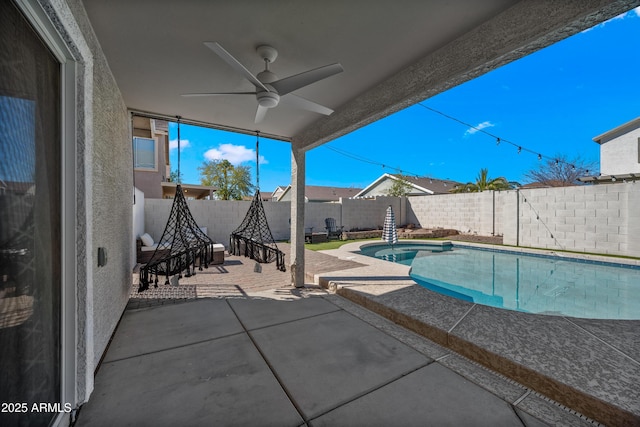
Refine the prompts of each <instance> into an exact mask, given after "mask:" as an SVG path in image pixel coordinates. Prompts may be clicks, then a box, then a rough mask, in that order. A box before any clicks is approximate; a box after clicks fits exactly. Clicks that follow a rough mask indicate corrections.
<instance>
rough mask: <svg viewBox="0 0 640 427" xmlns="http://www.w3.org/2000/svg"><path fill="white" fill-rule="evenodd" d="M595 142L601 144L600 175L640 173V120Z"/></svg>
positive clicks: (610, 132)
mask: <svg viewBox="0 0 640 427" xmlns="http://www.w3.org/2000/svg"><path fill="white" fill-rule="evenodd" d="M594 140H595V141H596V142H598V143H600V174H602V175H623V174H629V173H640V118H637V119H635V120H633V121H631V122H629V123H626V124H624V125H622V126H620V127H618V128H616V129H613V130H612V131H609V132H607V133H606V134H604V135H601V136H599V137H596V138H594Z"/></svg>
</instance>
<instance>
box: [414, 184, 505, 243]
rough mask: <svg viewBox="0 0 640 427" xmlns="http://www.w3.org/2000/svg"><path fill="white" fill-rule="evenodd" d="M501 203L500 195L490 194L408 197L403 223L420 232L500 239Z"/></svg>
mask: <svg viewBox="0 0 640 427" xmlns="http://www.w3.org/2000/svg"><path fill="white" fill-rule="evenodd" d="M503 203H504V195H503V194H502V193H497V192H493V191H485V192H482V193H467V194H442V195H435V196H418V197H409V198H408V202H407V204H408V206H407V221H408V222H412V223H415V224H416V225H419V226H420V227H423V228H452V229H455V230H458V231H460V232H463V233H470V234H478V235H483V236H490V235H492V234H493V235H500V234H502V233H503V230H502V228H503V227H502V222H503V221H502V212H503V207H502V205H503ZM494 205H495V206H496V207H494Z"/></svg>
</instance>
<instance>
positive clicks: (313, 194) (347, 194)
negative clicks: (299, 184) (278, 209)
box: [278, 185, 362, 202]
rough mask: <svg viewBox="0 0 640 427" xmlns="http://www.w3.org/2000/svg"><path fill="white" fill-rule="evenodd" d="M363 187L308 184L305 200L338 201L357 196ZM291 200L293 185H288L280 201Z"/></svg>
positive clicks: (305, 190)
mask: <svg viewBox="0 0 640 427" xmlns="http://www.w3.org/2000/svg"><path fill="white" fill-rule="evenodd" d="M361 190H362V189H361V188H354V187H325V186H321V185H307V186H305V187H304V195H305V201H307V202H337V201H339V200H340V198H343V199H350V198H353V197H355V196H356V194H358V193H359V192H360V191H361ZM290 200H291V185H288V186H287V187H286V189H285V190H284V192H283V193H282V195H281V196H280V197H279V198H278V201H279V202H280V201H290Z"/></svg>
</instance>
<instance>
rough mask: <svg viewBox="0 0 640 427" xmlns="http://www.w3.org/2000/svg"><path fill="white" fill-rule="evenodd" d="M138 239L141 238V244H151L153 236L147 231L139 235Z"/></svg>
mask: <svg viewBox="0 0 640 427" xmlns="http://www.w3.org/2000/svg"><path fill="white" fill-rule="evenodd" d="M140 240H142V244H143V245H145V246H153V237H151V236H150V235H149V233H144V234H143V235H142V236H140ZM154 249H155V248H154Z"/></svg>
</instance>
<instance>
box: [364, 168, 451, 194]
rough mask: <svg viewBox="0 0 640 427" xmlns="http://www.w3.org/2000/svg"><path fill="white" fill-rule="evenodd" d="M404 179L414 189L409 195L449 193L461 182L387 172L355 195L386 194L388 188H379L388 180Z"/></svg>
mask: <svg viewBox="0 0 640 427" xmlns="http://www.w3.org/2000/svg"><path fill="white" fill-rule="evenodd" d="M401 179H404V180H405V181H407V182H408V183H409V184H410V185H411V187H412V189H411V190H410V191H409V193H408V195H409V196H424V195H433V194H448V193H449V192H450V190H451V189H452V188H454V187H455V186H456V185H459V184H460V183H459V182H457V181H451V180H448V179H436V178H429V177H410V176H402V175H400V174H390V173H385V174H384V175H382V176H380V177H379V178H378V179H376V180H375V181H373V182H372V183H371V184H369V185H368V186H367V187H366V188H365V189H364V190H362V191H361V192H360V193H358V194H357V195H356V196H355V197H373V196H382V195H386V191H388V189H387V188H385V189H384V190H383V189H378V188H379V187H384V185H383V184H385V182H386V181H388V180H393V181H399V180H401Z"/></svg>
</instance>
